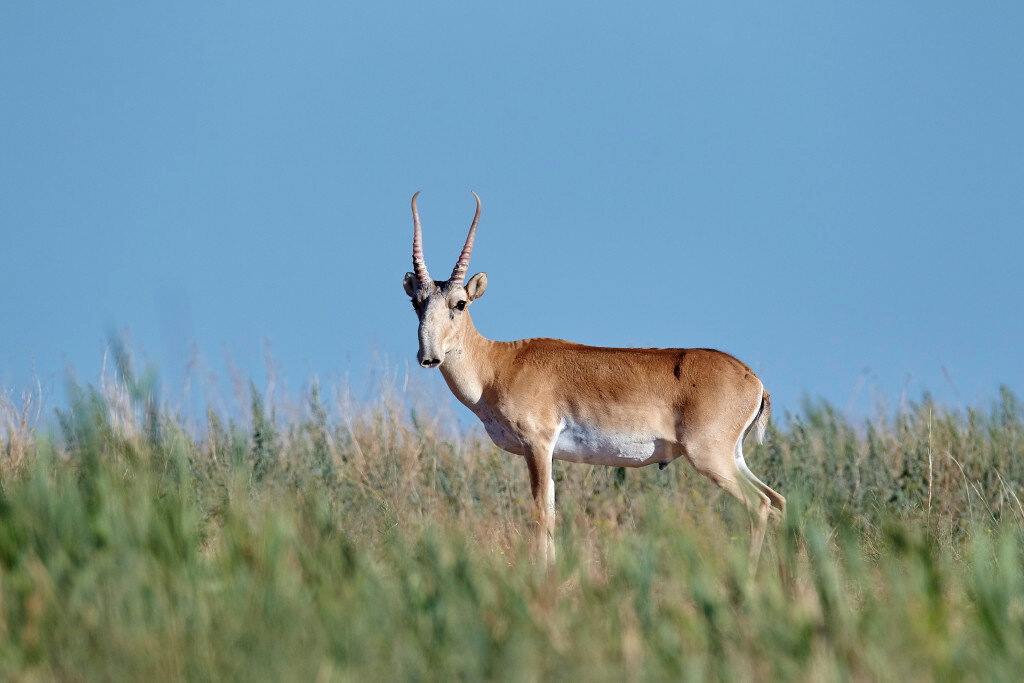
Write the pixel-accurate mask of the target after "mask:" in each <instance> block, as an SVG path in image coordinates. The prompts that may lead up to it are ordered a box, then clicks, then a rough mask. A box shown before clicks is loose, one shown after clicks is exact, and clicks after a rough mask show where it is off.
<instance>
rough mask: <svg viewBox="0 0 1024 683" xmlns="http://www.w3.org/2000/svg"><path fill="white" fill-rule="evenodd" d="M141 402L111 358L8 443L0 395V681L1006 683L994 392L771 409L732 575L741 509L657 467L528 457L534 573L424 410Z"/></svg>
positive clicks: (1005, 411) (1022, 629) (326, 400)
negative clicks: (535, 468)
mask: <svg viewBox="0 0 1024 683" xmlns="http://www.w3.org/2000/svg"><path fill="white" fill-rule="evenodd" d="M154 386H155V381H154V378H153V377H152V376H151V375H146V376H143V377H141V378H137V377H133V376H132V374H131V373H130V372H129V371H128V369H127V363H121V372H120V373H115V374H113V375H111V376H108V377H107V378H106V379H105V380H104V381H103V382H102V383H101V384H100V385H99V386H98V387H90V386H77V385H72V386H71V388H70V394H71V396H72V399H71V401H70V405H69V407H68V408H67V409H66V410H61V411H57V412H56V414H54V415H53V418H52V419H50V420H48V419H47V418H46V417H45V415H44V417H43V420H42V421H41V422H40V423H39V424H40V426H38V427H36V428H33V427H32V424H33V421H34V418H33V417H32V413H33V410H34V408H33V406H32V405H26V403H25V402H23V401H22V400H20V399H17V398H16V397H13V396H10V395H8V396H7V397H6V398H5V399H4V401H3V404H2V407H0V419H3V420H4V422H0V425H2V426H3V428H4V433H3V435H2V436H0V439H2V440H0V679H4V680H51V679H59V680H96V679H99V680H167V679H181V678H188V679H196V680H218V681H219V680H239V679H243V680H295V681H309V680H325V681H326V680H363V681H365V680H380V679H395V678H398V679H415V680H431V679H451V678H453V677H456V678H463V679H511V680H526V681H529V680H542V679H564V680H622V679H629V680H638V679H655V680H663V679H680V678H683V679H706V678H712V679H722V680H749V679H759V680H764V679H775V678H779V679H796V680H814V681H819V680H848V679H855V680H902V681H925V680H935V679H947V680H948V679H956V680H960V679H967V680H1019V679H1020V677H1021V675H1022V671H1024V564H1022V562H1024V557H1022V553H1021V550H1022V546H1021V542H1022V540H1024V507H1022V505H1021V501H1020V499H1019V496H1022V495H1024V408H1022V406H1021V404H1020V402H1019V401H1018V400H1017V399H1016V398H1015V397H1014V396H1013V395H1012V394H1011V393H1010V392H1009V391H1007V390H1003V391H1001V392H1000V394H999V395H998V397H996V398H995V399H994V400H993V402H992V405H991V406H989V407H988V408H987V409H985V410H983V411H968V412H961V411H950V410H947V409H945V408H943V407H942V406H938V405H934V404H933V403H932V402H931V401H929V400H928V399H927V398H925V399H924V400H922V401H921V402H919V403H913V404H910V405H908V406H906V407H905V408H902V409H901V410H899V411H898V413H897V414H895V415H893V414H890V415H888V416H887V417H883V418H879V419H876V420H871V421H857V422H856V423H853V422H851V421H849V420H847V419H845V418H844V417H843V416H842V415H841V414H840V413H838V412H837V411H836V410H834V409H833V408H832V407H831V406H829V405H825V404H809V405H806V406H804V407H803V409H802V410H801V412H800V413H799V414H797V415H793V416H789V417H786V416H777V420H776V422H775V423H774V424H773V425H772V427H771V429H770V433H769V436H768V438H767V440H766V443H765V445H763V446H760V447H757V448H753V447H752V446H748V461H749V462H750V463H751V466H752V468H753V469H754V470H755V472H757V473H759V474H761V475H762V476H763V478H765V479H766V480H767V482H768V483H769V484H770V485H771V486H773V487H774V488H777V489H778V490H779V491H781V492H783V493H784V494H785V495H787V497H788V498H789V501H790V508H789V517H788V519H787V520H786V522H785V524H784V525H783V526H782V527H781V528H779V529H777V530H776V531H775V532H773V533H770V535H769V538H768V540H767V541H766V544H765V552H764V554H763V555H762V562H761V569H760V571H759V573H758V574H757V576H756V577H755V578H754V579H752V580H751V579H749V578H748V575H747V571H746V558H745V554H746V547H747V520H746V516H745V513H744V512H743V511H742V510H741V509H740V508H739V506H738V505H737V504H736V503H735V502H734V501H732V500H731V499H728V498H727V497H726V496H724V495H723V494H721V493H719V492H718V491H717V490H715V489H713V488H712V487H711V486H710V484H708V483H707V482H706V481H705V480H703V479H702V478H700V477H699V476H698V475H696V474H695V473H693V472H692V471H690V470H689V468H688V466H687V465H686V464H685V463H684V462H683V461H677V462H676V463H674V464H673V465H672V466H671V467H669V468H668V469H667V470H665V471H664V472H659V470H658V468H656V467H651V468H646V469H643V470H630V471H628V472H626V471H623V470H616V469H612V468H600V467H587V466H583V465H571V464H563V463H556V469H555V477H556V481H557V491H558V510H559V526H558V532H557V543H558V547H559V554H558V560H557V562H556V564H555V565H554V566H553V567H552V568H550V570H548V569H545V568H544V567H542V566H539V565H538V564H537V563H535V562H532V561H531V559H530V553H529V550H528V549H529V542H528V541H529V526H528V520H529V519H530V515H529V499H530V496H529V486H528V483H527V475H526V468H525V466H524V465H523V463H522V462H521V461H520V460H519V459H518V458H516V457H515V456H509V455H507V454H505V453H502V452H500V451H498V450H497V449H496V448H495V447H493V446H492V445H491V444H490V443H489V442H488V441H486V440H485V438H483V437H481V436H480V433H479V432H478V431H470V432H464V431H463V432H460V430H459V429H458V428H457V427H456V426H455V424H456V423H455V420H454V418H452V417H451V416H450V414H447V413H446V412H445V411H441V412H440V413H439V412H438V410H437V409H436V407H435V405H434V404H433V403H434V402H433V401H431V400H430V398H429V397H427V398H424V397H419V398H418V399H417V398H413V397H411V396H410V395H409V393H402V392H399V391H396V390H393V389H387V388H386V387H388V386H390V385H389V384H388V383H387V382H385V383H384V386H385V388H384V389H382V390H381V392H380V395H379V397H378V398H377V399H376V400H374V401H372V402H369V403H366V404H363V405H353V404H352V402H350V401H347V400H345V398H344V394H343V392H340V391H336V392H335V391H332V392H326V391H323V392H322V391H321V390H319V389H317V388H316V387H314V388H312V389H310V390H308V391H307V392H306V393H305V395H304V396H302V397H301V398H299V399H293V400H292V401H291V402H287V403H286V402H284V401H282V400H280V399H274V400H273V401H271V399H270V397H266V396H264V395H263V394H262V393H260V392H258V391H256V390H255V389H253V390H252V392H251V395H250V396H249V397H248V400H247V402H248V406H247V408H246V409H245V410H243V411H239V414H238V415H235V416H234V417H233V419H229V417H228V416H225V415H218V414H215V413H213V412H210V413H208V414H207V418H206V419H205V420H203V421H200V423H199V424H196V421H195V420H192V419H186V418H183V417H181V416H178V415H175V414H174V413H173V411H170V410H168V409H167V408H164V407H162V406H161V405H160V404H159V403H158V402H157V401H155V400H154V399H153V395H154V393H155V392H154V389H153V387H154ZM410 393H411V392H410ZM324 394H330V395H327V396H325V395H324ZM438 403H440V401H438ZM48 421H49V422H52V427H47V426H43V425H45V424H46V423H47V422H48ZM783 577H784V578H783Z"/></svg>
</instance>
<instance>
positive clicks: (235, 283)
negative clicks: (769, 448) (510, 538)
mask: <svg viewBox="0 0 1024 683" xmlns="http://www.w3.org/2000/svg"><path fill="white" fill-rule="evenodd" d="M1021 36H1024V5H1021V4H1020V3H1009V2H1006V3H957V4H953V3H933V2H927V3H925V2H906V3H895V4H893V3H836V2H813V3H809V2H805V3H767V4H766V3H739V4H733V3H730V4H723V3H615V4H613V3H585V4H584V3H503V4H501V5H499V4H485V3H450V4H440V5H427V4H424V3H400V2H393V3H358V4H356V3H305V2H293V3H263V2H247V3H205V2H204V3H197V2H179V3H171V4H169V5H167V6H157V5H153V4H152V3H136V2H120V3H103V4H102V6H97V5H87V4H84V3H63V4H49V3H7V4H5V5H4V6H3V8H2V9H0V86H2V92H0V127H2V131H3V133H2V134H0V159H2V162H0V236H2V240H0V383H2V384H3V385H4V386H8V387H20V386H23V385H24V384H26V383H27V382H28V379H29V377H30V376H31V372H32V368H33V367H34V368H35V371H36V373H37V374H38V375H39V377H40V378H41V379H42V381H43V383H44V384H46V385H48V386H49V387H52V391H51V394H52V396H53V397H54V399H53V400H54V401H59V396H60V391H61V390H60V386H61V383H62V378H63V373H64V371H65V368H66V367H67V366H73V367H74V368H75V371H76V373H77V374H78V376H79V377H80V378H82V379H84V380H91V379H94V378H95V376H96V374H97V373H98V371H99V367H100V362H101V359H102V352H103V348H104V343H105V337H106V335H107V333H108V330H110V329H120V328H128V329H130V331H131V334H132V338H133V340H134V344H135V345H136V347H137V348H138V349H140V350H141V351H142V352H143V353H144V354H145V355H146V356H148V357H149V358H150V359H152V360H154V361H156V362H157V363H158V364H159V366H160V367H161V372H162V375H163V378H164V384H165V389H166V391H167V395H168V396H169V397H171V398H172V399H173V396H174V394H175V392H176V391H177V389H176V388H179V387H181V386H182V383H183V381H184V376H185V367H186V365H187V364H188V362H189V359H190V358H191V347H192V344H193V343H195V345H196V346H197V347H198V349H199V350H200V352H201V353H202V355H203V357H204V359H205V363H206V367H207V370H206V371H204V372H207V371H208V372H213V373H216V374H217V375H218V376H219V377H220V380H221V382H222V383H227V381H228V380H227V378H226V376H225V375H226V370H225V361H224V357H225V354H227V355H229V356H230V357H231V358H232V362H233V363H234V364H235V365H237V367H238V368H240V369H241V371H242V372H244V373H246V374H249V375H252V376H253V377H254V378H255V379H256V380H257V383H260V384H261V383H263V382H265V372H264V366H263V340H264V339H267V340H269V342H270V344H271V348H272V352H273V354H274V356H275V357H276V359H277V364H278V368H279V373H280V375H281V377H280V380H281V381H286V382H287V384H288V386H289V387H290V388H292V389H298V388H299V387H300V386H301V385H302V383H303V382H304V381H305V380H307V379H308V378H309V377H312V376H318V377H320V378H321V379H329V378H331V377H344V376H346V375H348V376H350V377H352V378H353V380H354V381H355V382H356V383H357V385H358V384H359V383H360V382H362V381H363V378H365V377H366V376H367V374H368V373H370V374H372V373H373V371H374V369H375V368H378V367H379V365H380V363H381V360H380V359H381V358H386V359H388V361H389V362H390V363H391V364H393V365H395V366H399V367H402V366H404V364H405V363H406V362H411V363H414V361H415V359H414V354H415V351H416V333H415V326H416V321H415V317H414V314H413V312H412V310H411V308H410V306H409V304H408V302H407V298H406V296H405V294H404V293H403V291H402V288H401V279H402V276H403V274H404V273H405V272H406V271H407V270H409V269H410V250H411V219H410V213H409V204H408V203H409V198H410V196H411V195H412V193H413V192H414V191H416V190H423V195H422V197H421V202H420V210H421V215H422V217H423V224H424V232H425V246H426V255H427V262H428V265H429V266H430V268H431V269H432V270H433V271H434V272H436V273H445V272H448V271H449V270H450V268H451V267H452V265H453V264H454V261H455V259H456V258H457V256H458V251H459V248H460V246H461V243H462V240H463V238H464V236H465V230H466V228H467V227H468V224H469V221H470V219H471V217H472V211H473V199H472V195H471V194H470V190H475V191H477V192H478V193H479V194H480V195H481V197H482V199H483V202H484V213H483V219H482V221H481V226H480V232H479V235H478V239H477V245H476V250H475V253H474V257H473V262H472V264H471V266H470V273H473V272H477V271H480V270H484V271H487V273H488V281H489V286H488V290H487V293H486V295H485V296H484V297H483V298H482V299H480V300H479V301H478V302H476V303H475V304H474V305H473V308H472V311H473V315H474V320H475V321H476V324H477V327H478V329H480V330H481V332H483V333H484V334H485V335H487V336H489V337H491V338H496V339H516V338H521V337H528V336H556V337H564V338H568V339H572V340H575V341H581V342H584V343H590V344H597V345H614V346H682V347H687V346H711V347H717V348H721V349H723V350H726V351H729V352H731V353H733V354H734V355H737V356H738V357H739V358H741V359H742V360H744V361H745V362H747V363H748V364H749V365H751V367H753V368H754V369H755V371H757V372H758V373H759V375H760V376H761V377H762V378H763V379H764V381H765V384H766V385H767V387H768V389H769V391H771V392H772V394H773V403H775V405H776V406H778V407H782V408H787V409H790V410H795V409H797V408H798V405H799V399H800V397H801V395H803V394H804V393H807V394H809V395H811V396H822V397H824V398H826V399H829V400H831V401H833V402H835V403H836V404H837V405H839V406H840V407H843V408H849V409H850V410H852V411H854V412H870V411H871V410H872V407H873V405H874V401H875V397H876V396H877V395H879V394H881V395H885V396H888V397H889V400H890V404H891V403H894V402H895V401H896V400H898V397H899V395H900V394H901V392H904V391H906V392H907V394H908V396H910V397H914V398H916V397H919V396H920V392H921V391H922V390H923V389H929V390H931V391H932V392H933V393H934V394H935V396H936V397H937V398H939V399H940V400H943V401H946V402H949V403H953V404H976V403H978V402H984V401H986V400H988V399H990V398H993V397H994V396H995V394H996V390H997V387H998V385H999V384H1001V383H1005V384H1008V385H1009V386H1010V387H1011V388H1013V389H1014V390H1015V391H1017V392H1018V393H1024V363H1022V362H1021V360H1020V339H1021V338H1022V336H1024V315H1022V314H1024V305H1022V297H1021V290H1022V287H1021V274H1022V268H1021V254H1022V248H1024V237H1022V232H1024V192H1022V189H1024V185H1022V178H1024V126H1022V125H1021V122H1022V121H1024V78H1022V74H1024V40H1022V39H1021ZM413 372H414V373H416V375H417V376H422V377H423V378H425V379H426V381H428V382H429V383H431V384H432V385H434V386H436V387H438V389H439V390H440V389H443V384H442V383H441V382H440V377H439V376H438V375H437V373H436V371H434V372H433V374H428V373H429V372H430V371H427V370H420V369H418V368H413ZM947 375H948V377H947ZM858 387H859V389H858Z"/></svg>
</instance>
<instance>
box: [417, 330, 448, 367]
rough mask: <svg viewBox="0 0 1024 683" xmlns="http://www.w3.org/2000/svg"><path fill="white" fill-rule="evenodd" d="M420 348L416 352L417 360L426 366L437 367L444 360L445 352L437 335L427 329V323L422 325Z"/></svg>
mask: <svg viewBox="0 0 1024 683" xmlns="http://www.w3.org/2000/svg"><path fill="white" fill-rule="evenodd" d="M419 336H420V349H419V351H417V352H416V360H417V361H419V364H420V365H421V366H422V367H424V368H436V367H437V366H438V365H440V364H441V361H442V360H444V353H443V352H442V351H441V348H440V344H438V343H437V339H436V337H435V335H432V334H430V333H429V332H428V330H427V329H426V325H421V326H420V335H419Z"/></svg>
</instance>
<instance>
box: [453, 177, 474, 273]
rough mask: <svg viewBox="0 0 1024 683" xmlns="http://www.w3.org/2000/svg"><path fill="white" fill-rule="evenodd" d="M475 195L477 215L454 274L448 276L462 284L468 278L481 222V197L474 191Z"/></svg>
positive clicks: (470, 227)
mask: <svg viewBox="0 0 1024 683" xmlns="http://www.w3.org/2000/svg"><path fill="white" fill-rule="evenodd" d="M473 196H474V197H476V215H475V216H473V224H472V225H471V226H469V235H467V236H466V244H465V245H464V246H463V247H462V254H461V255H460V256H459V261H458V263H456V264H455V269H454V270H452V276H451V277H450V278H448V279H449V281H450V282H451V281H454V282H456V283H457V284H460V285H461V284H462V283H463V281H464V280H465V279H466V271H467V270H468V269H469V257H470V256H471V255H472V254H473V240H475V239H476V224H477V223H479V222H480V197H479V196H477V193H476V192H474V193H473Z"/></svg>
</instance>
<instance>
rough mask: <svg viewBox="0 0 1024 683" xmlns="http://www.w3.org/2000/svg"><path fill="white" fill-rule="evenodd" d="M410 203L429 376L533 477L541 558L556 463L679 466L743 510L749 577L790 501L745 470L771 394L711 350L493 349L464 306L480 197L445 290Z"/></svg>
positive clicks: (501, 345) (411, 291) (481, 285)
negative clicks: (439, 378)
mask: <svg viewBox="0 0 1024 683" xmlns="http://www.w3.org/2000/svg"><path fill="white" fill-rule="evenodd" d="M417 196H419V192H417V193H416V194H414V195H413V197H412V219H413V246H412V265H413V272H411V273H406V274H405V280H404V282H403V284H404V286H405V291H406V293H407V294H408V295H409V296H410V297H411V298H412V305H413V308H414V309H415V310H416V315H417V316H418V317H419V342H420V347H419V351H418V352H417V354H416V358H417V360H418V361H419V363H420V365H422V366H423V367H425V368H440V370H441V374H442V375H443V376H444V379H445V381H446V382H447V383H448V386H449V388H451V390H452V393H454V394H455V396H456V398H458V399H459V401H461V402H462V403H463V404H464V405H465V406H466V407H467V408H469V409H470V410H472V411H473V412H474V413H475V414H476V416H477V417H479V418H480V421H481V422H483V423H484V428H485V429H486V430H487V434H488V435H489V436H490V437H491V440H492V441H494V443H495V444H496V445H497V446H498V447H499V448H501V449H504V450H506V451H509V452H511V453H515V454H517V455H521V456H523V457H524V458H525V459H526V465H527V467H528V468H529V470H530V488H531V490H532V493H533V501H534V509H535V513H536V515H537V521H538V522H539V524H538V534H537V538H538V542H539V544H540V552H541V553H542V555H543V556H544V557H545V559H548V560H550V559H551V558H552V557H553V554H554V542H553V538H552V534H553V531H554V519H555V483H554V481H553V479H552V476H551V471H552V468H551V461H552V458H557V459H558V460H568V461H570V462H581V463H590V464H595V465H611V466H616V467H643V466H645V465H653V464H655V463H657V464H658V465H660V466H661V467H662V468H664V467H665V466H666V465H668V463H670V462H672V461H673V460H675V459H676V458H678V457H679V456H680V455H682V456H685V457H686V459H687V460H688V461H689V462H690V464H691V465H693V467H694V469H696V470H697V471H698V472H700V473H701V474H702V475H704V476H705V477H707V478H708V479H710V480H711V481H713V482H714V483H715V484H717V485H718V486H720V487H721V488H722V489H724V490H725V491H726V492H728V493H729V494H730V495H732V496H733V497H735V498H736V499H738V500H739V501H740V502H742V503H743V504H744V505H745V506H746V507H747V510H748V512H749V516H750V563H751V569H752V570H753V569H754V568H755V567H756V565H757V558H758V555H759V554H760V551H761V543H762V541H763V540H764V534H765V528H766V526H767V523H768V517H769V515H774V516H776V517H777V518H781V517H782V516H783V515H784V511H785V507H786V499H785V498H783V497H782V496H781V495H779V494H778V493H776V492H775V491H773V490H772V489H771V488H769V487H768V485H766V484H765V483H764V482H763V481H761V480H760V479H758V478H757V477H756V476H754V474H753V473H752V472H751V471H750V469H749V468H748V467H747V463H746V462H745V461H744V459H743V439H744V438H745V437H746V435H747V433H748V432H750V431H751V430H752V429H753V430H754V432H755V435H756V437H757V441H758V442H759V443H760V442H761V441H762V440H763V438H764V430H765V426H766V425H767V424H768V417H769V414H770V413H771V404H770V402H769V399H768V392H767V391H765V390H764V386H763V385H762V384H761V380H759V379H758V378H757V376H756V375H755V374H754V373H753V371H751V369H750V368H748V367H747V366H746V365H744V364H743V363H741V362H740V361H738V360H737V359H735V358H733V357H732V356H730V355H729V354H727V353H723V352H721V351H715V350H712V349H629V348H626V349H616V348H599V347H594V346H584V345H582V344H576V343H573V342H568V341H563V340H561V339H540V338H538V339H521V340H519V341H513V342H498V341H491V340H490V339H487V338H485V337H483V336H482V335H481V334H480V333H479V332H477V331H476V328H475V327H474V326H473V320H472V318H470V315H469V310H468V306H469V304H470V303H472V302H473V301H474V300H476V299H479V298H480V297H481V296H482V295H483V293H484V290H485V289H486V288H487V275H486V274H485V273H477V274H476V275H474V276H473V277H471V278H469V281H468V282H467V281H466V270H467V269H468V267H469V257H470V254H471V253H472V251H473V240H474V238H475V237H476V228H477V223H478V222H479V221H480V197H478V196H477V195H476V193H475V192H474V193H473V196H474V197H476V215H475V216H474V217H473V223H472V225H470V228H469V235H468V236H467V237H466V243H465V246H463V248H462V254H461V255H460V256H459V260H458V262H457V263H456V264H455V269H454V270H452V274H451V276H450V277H449V278H448V279H447V280H433V279H431V277H430V275H429V274H428V273H427V266H426V263H425V262H424V260H423V235H422V230H421V228H420V217H419V213H418V212H417V210H416V197H417Z"/></svg>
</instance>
